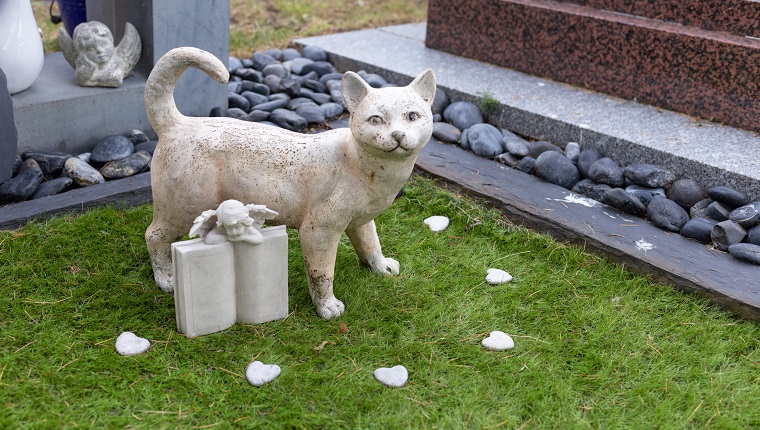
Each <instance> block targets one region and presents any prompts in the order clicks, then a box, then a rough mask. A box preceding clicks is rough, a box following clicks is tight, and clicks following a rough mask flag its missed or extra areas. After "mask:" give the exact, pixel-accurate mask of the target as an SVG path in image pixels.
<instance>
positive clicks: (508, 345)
mask: <svg viewBox="0 0 760 430" xmlns="http://www.w3.org/2000/svg"><path fill="white" fill-rule="evenodd" d="M481 345H483V348H485V349H487V350H489V351H506V350H507V349H512V348H514V347H515V341H514V340H512V338H511V337H509V335H508V334H506V333H504V332H503V331H498V330H494V331H492V332H491V334H490V335H489V336H488V337H487V338H485V339H483V341H482V342H481Z"/></svg>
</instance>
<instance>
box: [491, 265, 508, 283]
mask: <svg viewBox="0 0 760 430" xmlns="http://www.w3.org/2000/svg"><path fill="white" fill-rule="evenodd" d="M486 273H487V275H486V282H488V283H489V284H491V285H498V284H506V283H507V282H509V281H511V280H512V275H510V274H509V273H507V272H505V271H503V270H501V269H494V268H490V269H488V270H486Z"/></svg>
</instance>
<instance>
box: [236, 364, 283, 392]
mask: <svg viewBox="0 0 760 430" xmlns="http://www.w3.org/2000/svg"><path fill="white" fill-rule="evenodd" d="M278 376H280V366H278V365H276V364H264V363H262V362H260V361H254V362H253V363H251V364H249V365H248V367H246V368H245V379H247V380H248V382H249V383H250V384H251V385H254V386H256V387H260V386H262V385H264V384H266V383H268V382H272V381H274V380H275V378H277V377H278Z"/></svg>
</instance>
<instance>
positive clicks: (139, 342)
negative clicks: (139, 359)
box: [116, 331, 150, 355]
mask: <svg viewBox="0 0 760 430" xmlns="http://www.w3.org/2000/svg"><path fill="white" fill-rule="evenodd" d="M149 348H150V341H149V340H148V339H143V338H141V337H138V336H137V335H135V334H134V333H132V332H131V331H125V332H124V333H122V334H120V335H119V337H117V338H116V352H118V353H119V354H121V355H140V354H142V353H143V352H145V351H147V350H148V349H149Z"/></svg>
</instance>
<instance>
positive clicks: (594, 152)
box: [577, 149, 604, 178]
mask: <svg viewBox="0 0 760 430" xmlns="http://www.w3.org/2000/svg"><path fill="white" fill-rule="evenodd" d="M600 158H604V155H603V154H602V152H601V151H599V150H598V149H586V150H584V151H581V155H579V156H578V162H577V164H578V171H579V172H581V176H582V177H584V178H588V177H589V176H588V169H589V167H591V165H592V164H594V163H595V162H596V160H599V159H600Z"/></svg>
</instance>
